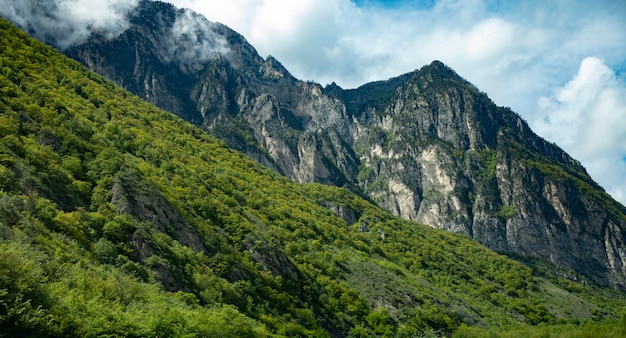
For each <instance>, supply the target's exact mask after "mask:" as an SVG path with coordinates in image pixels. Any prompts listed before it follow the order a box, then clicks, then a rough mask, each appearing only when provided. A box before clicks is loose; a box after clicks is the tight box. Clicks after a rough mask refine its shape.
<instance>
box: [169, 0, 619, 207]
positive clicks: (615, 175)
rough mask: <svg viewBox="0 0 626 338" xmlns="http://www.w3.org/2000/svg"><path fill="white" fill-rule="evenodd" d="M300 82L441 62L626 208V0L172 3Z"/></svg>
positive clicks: (371, 76)
mask: <svg viewBox="0 0 626 338" xmlns="http://www.w3.org/2000/svg"><path fill="white" fill-rule="evenodd" d="M168 1H169V2H171V3H173V4H175V5H176V6H178V7H185V8H191V9H193V10H195V11H197V12H199V13H202V14H203V15H205V16H206V17H207V18H208V19H209V20H211V21H217V22H221V23H223V24H225V25H227V26H229V27H230V28H232V29H234V30H235V31H237V32H239V33H240V34H242V35H243V36H244V37H245V38H246V39H247V40H248V41H249V42H250V43H251V44H252V45H253V46H254V47H255V48H256V49H257V51H258V52H259V54H261V56H264V57H265V56H268V55H272V56H274V57H275V58H277V59H278V60H279V61H280V62H281V63H282V64H283V65H284V66H285V67H286V68H287V69H288V70H289V71H290V72H291V73H292V74H293V75H294V76H296V77H297V78H299V79H302V80H313V81H315V82H319V83H320V84H322V85H326V84H329V83H331V82H336V83H337V84H338V85H340V86H342V87H343V88H354V87H358V86H359V85H362V84H364V83H367V82H370V81H377V80H385V79H388V78H390V77H394V76H398V75H400V74H403V73H406V72H410V71H413V70H415V69H418V68H420V67H422V66H423V65H425V64H429V63H430V62H432V61H433V60H440V61H442V62H444V63H445V64H447V65H448V66H450V67H451V68H453V69H454V70H455V71H456V72H457V73H458V74H459V75H461V76H463V77H464V78H465V79H467V80H468V81H470V82H471V83H473V84H475V85H476V86H477V87H478V88H479V89H480V90H481V91H483V92H486V93H487V95H489V97H490V98H491V99H492V100H493V101H494V102H495V103H496V104H497V105H499V106H507V107H511V109H513V110H514V111H515V112H517V113H519V114H520V115H521V116H522V117H523V118H524V119H525V120H526V121H528V123H529V124H530V126H531V128H532V129H533V130H534V131H535V132H536V133H537V134H539V135H540V136H542V137H544V138H545V139H547V140H548V141H551V142H554V143H556V144H557V145H559V146H560V147H561V148H563V149H564V150H565V151H567V152H568V153H569V154H570V155H572V156H573V157H574V158H575V159H577V160H579V161H580V162H581V163H582V164H583V165H584V166H585V168H586V169H587V171H588V172H589V173H590V175H591V177H592V178H593V179H594V180H595V181H596V182H598V183H599V184H600V185H601V186H602V187H604V188H605V189H606V190H607V192H608V193H610V194H611V195H612V196H613V197H614V198H616V199H617V200H619V201H620V202H621V203H622V204H625V205H626V1H624V0H614V1H610V0H606V1H604V0H595V1H587V0H581V1H579V0H547V1H546V0H536V1H535V0H527V1H512V0H511V1H493V0H419V1H409V0H389V1H383V0H297V1H286V0H284V1H283V0H211V1H202V0H168Z"/></svg>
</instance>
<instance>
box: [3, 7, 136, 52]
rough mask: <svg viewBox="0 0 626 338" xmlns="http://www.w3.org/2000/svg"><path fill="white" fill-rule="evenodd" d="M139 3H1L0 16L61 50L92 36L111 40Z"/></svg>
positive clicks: (121, 30) (124, 25) (126, 23)
mask: <svg viewBox="0 0 626 338" xmlns="http://www.w3.org/2000/svg"><path fill="white" fill-rule="evenodd" d="M138 1H139V0H98V1H92V0H46V1H41V0H24V1H15V0H0V15H2V16H3V17H5V18H7V19H8V20H10V21H12V22H13V23H14V24H16V25H17V26H18V27H20V28H22V29H23V30H25V31H27V32H29V33H30V34H32V35H33V36H35V37H36V38H37V39H39V40H41V41H44V42H46V43H49V44H51V45H53V46H55V47H56V48H59V49H61V50H64V49H66V48H68V47H70V46H72V45H76V44H80V43H83V42H85V41H86V40H87V39H88V38H89V37H90V36H91V34H92V33H94V32H97V33H99V34H103V35H104V36H106V37H107V38H114V37H116V36H118V35H119V34H121V33H122V32H124V31H125V30H126V29H127V28H128V21H127V19H126V17H127V15H128V13H130V12H131V11H132V10H133V9H134V8H135V7H136V6H137V4H138Z"/></svg>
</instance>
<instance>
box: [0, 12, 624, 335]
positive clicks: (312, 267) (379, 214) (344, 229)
mask: <svg viewBox="0 0 626 338" xmlns="http://www.w3.org/2000/svg"><path fill="white" fill-rule="evenodd" d="M0 29H1V32H0V34H1V35H0V39H1V40H2V41H0V46H1V47H0V48H1V49H0V51H1V53H0V137H1V139H0V237H1V238H2V242H0V246H1V248H0V271H1V273H0V327H2V330H3V331H2V332H0V334H4V335H6V336H12V335H18V334H27V335H28V334H30V335H36V336H44V335H51V336H58V335H63V336H102V335H125V336H163V335H184V334H189V335H200V336H208V335H213V336H271V335H286V336H295V335H303V336H310V335H320V336H324V335H328V334H334V335H348V334H351V335H354V336H370V335H388V336H411V335H415V334H417V333H419V332H422V331H426V332H428V331H429V330H432V329H435V330H441V331H446V332H452V331H454V330H457V329H458V328H459V327H461V329H462V330H466V331H467V330H470V329H468V328H467V327H465V326H462V325H470V326H471V325H474V326H477V327H482V328H485V329H484V330H488V329H490V328H491V329H494V330H498V331H500V330H503V329H511V330H513V329H517V328H519V325H522V328H523V329H524V330H526V329H527V330H538V329H537V328H535V327H533V326H527V325H535V324H540V323H545V324H557V323H559V321H560V322H561V323H567V322H571V323H573V324H571V325H575V324H576V323H577V321H578V322H579V321H584V320H592V321H593V320H595V321H600V320H602V319H603V318H607V320H608V321H607V322H606V323H605V325H608V326H609V327H613V326H611V325H614V324H612V323H613V322H611V321H610V320H612V319H614V318H617V317H619V309H620V308H624V305H626V302H625V301H624V300H623V294H615V293H609V292H608V291H605V290H600V289H597V288H594V287H592V286H586V285H584V284H581V283H575V282H571V281H569V280H563V279H558V278H556V277H550V274H544V275H541V274H539V273H538V272H535V274H534V275H533V270H531V269H530V268H528V267H527V266H525V265H523V264H521V263H518V262H515V261H513V260H510V259H508V258H506V257H503V256H500V255H498V254H495V253H493V252H491V251H489V250H487V249H485V248H484V247H482V246H480V245H478V244H476V243H475V242H473V241H471V240H469V239H467V238H464V237H461V236H457V235H453V234H449V233H444V232H441V231H437V230H434V229H431V228H429V227H426V226H423V225H418V224H414V223H411V222H408V221H404V220H400V219H398V218H395V217H393V216H391V215H390V214H389V213H387V212H385V211H383V210H381V209H380V208H377V207H376V206H374V205H372V204H369V203H368V202H366V201H364V200H362V199H359V198H358V197H356V196H354V195H352V194H350V193H348V192H347V191H345V190H343V189H338V188H333V187H326V186H321V185H316V184H311V185H298V184H294V183H292V182H289V181H287V180H286V179H284V178H282V177H280V176H278V175H277V174H275V173H273V172H271V171H269V170H267V169H265V168H263V167H261V166H260V165H258V164H256V163H255V162H253V161H251V160H249V159H247V158H245V157H244V156H242V155H241V154H239V153H237V152H234V151H232V150H230V149H228V148H226V147H225V146H224V145H223V144H222V143H221V142H219V141H217V140H215V139H214V138H212V137H211V136H209V135H207V134H205V133H203V132H202V131H200V130H199V129H197V128H195V127H193V126H191V125H189V124H187V123H185V122H183V121H182V120H180V119H178V118H176V117H174V116H173V115H171V114H168V113H165V112H162V111H160V110H158V109H156V108H154V107H152V106H150V105H148V104H146V103H144V102H143V101H141V100H140V99H138V98H137V97H135V96H132V95H131V94H129V93H127V92H125V91H123V90H121V89H119V88H117V87H115V86H114V85H112V84H111V83H110V82H107V81H105V80H103V79H101V78H100V77H98V76H96V75H94V74H92V73H89V72H88V71H86V70H85V69H84V68H83V67H82V66H80V65H79V64H78V63H76V62H73V61H71V60H69V59H67V58H65V57H63V56H61V55H59V54H58V53H57V52H55V51H53V50H52V49H50V48H48V47H47V46H44V45H42V44H40V43H38V42H36V41H34V40H32V39H30V38H28V37H27V36H26V35H25V34H24V33H22V32H20V31H18V30H17V29H15V28H14V27H12V26H11V25H10V24H9V23H7V22H6V21H4V20H1V21H0ZM129 191H130V192H129ZM120 196H121V197H120ZM323 206H326V207H323ZM329 209H333V210H335V211H336V212H337V213H339V214H344V215H346V214H350V215H353V216H354V219H356V220H357V222H356V223H354V224H348V223H346V222H345V221H344V220H342V219H341V218H339V217H337V215H336V214H335V213H333V212H332V211H331V210H329ZM146 210H147V211H146ZM159 210H169V211H168V212H167V213H166V214H165V215H162V214H159ZM150 212H153V213H154V214H155V215H154V216H152V217H150V215H149V213H150ZM156 214H159V215H156ZM346 219H349V218H346ZM181 243H184V244H186V245H183V244H181ZM563 295H568V297H567V298H566V299H568V300H567V301H563V302H562V304H561V303H560V304H558V306H556V305H554V300H555V299H563ZM620 297H622V298H621V299H620ZM562 325H565V324H562ZM588 325H590V324H588ZM471 330H474V331H472V334H488V333H487V331H480V330H481V329H478V328H476V329H471ZM467 332H469V331H467Z"/></svg>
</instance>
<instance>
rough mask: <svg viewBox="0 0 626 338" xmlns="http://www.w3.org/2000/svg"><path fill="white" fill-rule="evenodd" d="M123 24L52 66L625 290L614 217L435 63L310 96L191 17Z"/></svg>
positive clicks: (312, 173)
mask: <svg viewBox="0 0 626 338" xmlns="http://www.w3.org/2000/svg"><path fill="white" fill-rule="evenodd" d="M129 20H130V26H129V28H128V30H126V31H125V32H124V33H122V34H121V35H120V36H119V37H117V38H115V39H109V38H106V37H105V36H101V37H97V36H96V37H93V38H91V39H90V40H89V41H87V42H86V43H84V44H81V45H77V46H74V47H72V48H69V49H67V50H66V51H65V53H66V54H67V55H68V56H70V57H72V58H75V59H76V60H79V61H80V62H82V63H83V64H85V65H87V66H88V67H89V68H90V69H91V70H93V71H95V72H97V73H99V74H102V75H104V76H105V77H107V78H108V79H111V80H112V81H114V82H115V83H117V84H119V85H121V86H123V87H125V88H126V89H128V90H130V91H132V92H133V93H135V94H137V95H139V96H140V97H142V98H143V99H145V100H147V101H148V102H151V103H153V104H155V105H157V106H159V107H161V108H163V109H166V110H168V111H171V112H174V113H176V114H177V115H179V116H181V117H183V118H185V119H186V120H187V121H190V122H192V123H194V124H196V125H198V126H200V127H202V128H203V129H205V130H207V131H209V132H210V133H211V134H213V135H215V136H217V137H219V138H221V139H222V140H224V141H225V142H226V143H227V144H228V145H229V146H230V147H232V148H234V149H237V150H239V151H242V152H243V153H245V154H247V155H248V156H250V157H252V158H254V159H255V160H257V161H258V162H260V163H262V164H264V165H265V166H267V167H269V168H272V169H274V170H276V171H278V172H279V173H281V174H283V175H285V176H287V177H289V178H291V179H293V180H295V181H298V182H318V183H324V184H329V185H335V186H342V187H346V188H348V189H350V190H351V191H353V192H355V193H357V194H359V195H361V196H364V197H366V198H368V199H371V200H372V201H375V202H376V203H378V204H379V205H380V206H382V207H384V208H386V209H387V210H389V211H391V212H392V213H393V214H395V215H398V216H401V217H403V218H405V219H409V220H414V221H417V222H420V223H424V224H428V225H430V226H433V227H435V228H439V229H445V230H448V231H452V232H456V233H460V234H464V235H466V236H469V237H471V238H474V239H476V240H478V241H479V242H481V243H482V244H484V245H486V246H488V247H489V248H491V249H493V250H496V251H498V252H503V253H507V254H514V255H520V256H524V257H538V258H542V259H545V260H548V261H550V262H552V263H554V264H556V265H558V266H561V267H565V268H571V269H574V270H576V271H578V272H580V273H582V274H584V275H585V276H587V277H589V278H590V279H591V280H593V281H594V282H596V283H599V284H601V285H609V286H611V287H613V288H618V289H622V290H624V289H626V246H625V245H626V208H624V206H623V205H621V204H619V203H618V202H616V201H615V200H614V199H612V198H611V197H610V196H609V195H608V194H606V193H605V191H604V190H603V189H602V188H601V187H600V186H598V185H597V184H596V183H595V182H594V181H593V180H592V179H591V178H590V177H589V175H588V174H587V172H586V171H585V169H584V168H583V167H582V166H581V164H580V163H579V162H578V161H576V160H574V159H573V158H571V157H570V156H569V155H568V154H566V153H565V152H564V151H563V150H561V149H560V148H559V147H557V146H556V145H554V144H552V143H549V142H547V141H545V140H543V139H542V138H540V137H538V136H537V135H536V134H534V133H533V132H532V130H531V129H530V128H529V126H528V124H527V123H526V122H525V121H524V120H523V119H522V118H521V117H520V116H519V115H517V114H515V113H514V112H512V111H511V110H510V109H508V108H503V107H498V106H496V105H495V104H494V103H493V102H492V101H491V100H490V99H489V98H488V97H487V95H486V94H484V93H482V92H480V91H479V90H478V89H477V88H476V87H475V86H473V85H472V84H471V83H469V82H468V81H466V80H465V79H463V78H462V77H460V76H459V75H458V74H456V73H455V72H454V71H453V70H452V69H450V68H448V67H447V66H445V65H444V64H442V63H441V62H437V61H435V62H433V63H432V64H430V65H427V66H424V67H422V68H421V69H419V70H416V71H414V72H412V73H408V74H404V75H401V76H399V77H397V78H393V79H389V80H387V81H380V82H374V83H369V84H365V85H363V86H361V87H359V88H356V89H351V90H344V89H342V88H340V87H338V86H337V85H335V84H331V85H328V86H327V87H325V88H323V87H321V86H320V85H319V84H316V83H312V82H303V81H299V80H297V79H295V78H294V77H293V76H292V75H291V74H289V72H288V71H287V70H286V69H285V68H284V67H283V66H282V65H281V64H280V63H279V62H278V61H277V60H276V59H274V58H273V57H268V58H266V59H263V58H261V57H260V56H259V55H258V54H257V53H256V51H255V50H254V48H253V47H252V46H251V45H250V44H248V43H247V42H246V40H245V39H244V38H243V37H242V36H241V35H239V34H237V33H236V32H234V31H232V30H230V29H229V28H227V27H226V26H224V25H221V24H218V23H212V22H209V21H207V20H206V19H205V18H204V17H202V16H200V15H198V14H195V13H193V12H191V11H188V10H180V9H176V8H175V7H173V6H172V5H169V4H165V3H160V2H152V1H143V2H141V3H140V4H139V6H138V7H137V9H136V11H135V12H133V13H132V14H131V15H130V18H129Z"/></svg>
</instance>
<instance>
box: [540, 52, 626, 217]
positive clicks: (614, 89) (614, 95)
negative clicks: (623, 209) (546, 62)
mask: <svg viewBox="0 0 626 338" xmlns="http://www.w3.org/2000/svg"><path fill="white" fill-rule="evenodd" d="M539 107H540V111H541V114H542V115H541V118H540V119H539V120H538V121H535V123H534V124H533V127H534V128H535V130H536V131H537V132H538V133H539V134H541V135H544V136H545V137H546V138H548V139H550V140H552V141H555V142H556V143H557V144H559V145H560V146H561V147H563V148H564V149H565V150H566V151H567V152H569V153H570V154H571V155H572V156H573V157H575V158H577V159H578V160H580V161H581V162H582V163H583V165H585V166H586V167H587V169H588V171H589V173H590V175H591V176H592V177H593V178H595V179H596V181H598V183H600V185H602V186H604V187H605V188H606V189H607V191H608V192H609V193H610V194H611V195H613V196H614V197H615V198H616V199H618V200H619V201H620V202H622V203H623V204H625V205H626V82H625V81H623V79H619V78H618V77H617V76H616V74H615V73H614V71H613V70H611V69H610V68H609V67H607V66H606V65H605V64H604V63H603V62H602V61H601V60H600V59H598V58H595V57H588V58H585V59H584V60H583V61H582V63H581V64H580V68H579V70H578V73H577V74H576V75H575V76H574V77H573V78H572V80H571V81H569V82H567V83H566V84H565V85H564V86H562V87H559V88H557V89H556V90H555V91H554V92H553V93H552V95H550V96H546V97H542V98H541V99H540V100H539Z"/></svg>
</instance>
